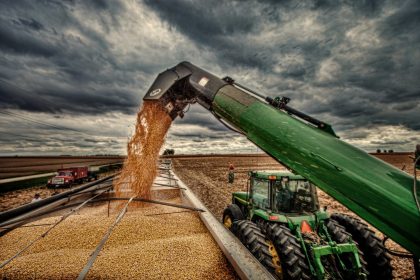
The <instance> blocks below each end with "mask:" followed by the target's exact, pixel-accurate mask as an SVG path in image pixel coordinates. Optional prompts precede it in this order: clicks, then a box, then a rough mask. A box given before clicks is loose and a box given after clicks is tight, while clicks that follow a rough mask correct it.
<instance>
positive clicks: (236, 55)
mask: <svg viewBox="0 0 420 280" xmlns="http://www.w3.org/2000/svg"><path fill="white" fill-rule="evenodd" d="M418 30H420V2H419V1H415V0H411V1H404V2H393V1H374V0H371V1H365V0H360V1H333V0H310V1H252V3H251V2H250V1H216V0H211V1H190V0H174V1H154V0H144V1H140V2H137V3H136V2H127V1H104V0H94V1H77V0H68V1H54V0H49V1H48V0H47V1H29V0H26V1H25V0H19V1H12V0H5V1H1V2H0V53H1V56H0V110H8V111H10V110H11V111H13V112H19V113H21V114H28V115H29V116H33V117H34V118H40V117H41V116H42V117H44V118H45V117H46V116H48V120H49V121H50V122H52V123H54V124H57V123H63V122H64V123H66V124H67V125H69V126H72V125H73V123H74V122H75V120H76V119H77V120H78V122H79V123H80V122H83V119H87V120H89V122H88V124H83V125H81V126H82V127H83V129H85V130H89V131H92V134H93V135H94V137H92V139H89V138H86V137H85V136H86V135H85V136H83V137H81V138H80V135H79V138H73V137H71V136H69V135H67V134H66V135H63V138H57V137H55V138H54V137H53V138H51V137H52V136H51V134H52V133H51V129H47V128H45V127H44V128H43V129H41V131H42V132H43V133H45V134H44V136H43V134H42V133H38V132H36V131H35V132H33V131H30V134H32V135H31V136H28V135H26V138H24V137H21V138H22V139H21V140H19V141H20V142H19V145H20V146H19V147H24V146H25V144H26V145H27V144H28V143H32V144H33V146H32V147H33V148H32V149H33V150H34V151H38V152H45V151H44V150H42V148H41V145H42V141H37V140H34V138H36V139H39V137H41V138H42V137H45V135H48V137H49V138H48V139H49V140H48V141H46V142H45V145H46V146H49V147H50V148H49V149H47V150H48V152H49V153H60V152H59V148H51V147H61V148H63V145H64V146H65V145H70V146H68V147H67V148H68V149H69V151H70V152H73V153H76V151H83V152H86V151H88V150H89V149H92V150H95V149H103V147H102V146H103V145H104V144H103V143H107V144H106V145H105V146H108V147H109V149H112V151H113V152H115V151H117V150H119V151H120V152H124V143H123V141H126V134H127V132H129V131H130V130H132V125H131V123H132V122H133V121H134V119H135V116H134V113H135V112H136V111H137V108H138V106H139V104H140V103H141V97H142V96H143V94H144V92H145V91H146V89H147V88H148V87H149V86H150V84H151V83H152V82H153V80H154V78H155V77H156V75H157V74H158V73H159V72H161V71H163V70H165V69H166V68H168V67H172V66H173V65H175V64H177V63H178V62H179V61H183V60H189V61H191V62H193V63H195V64H197V65H198V66H201V67H203V68H204V69H206V70H208V71H210V72H213V73H215V74H216V75H220V76H224V75H229V76H231V77H233V78H235V79H236V80H237V81H238V82H240V83H241V84H244V85H246V86H248V87H250V88H252V89H255V90H257V91H259V92H261V93H263V94H268V95H273V96H275V95H284V96H288V97H291V98H292V102H291V103H290V105H291V106H292V107H295V108H297V109H299V110H302V111H304V112H306V113H310V114H312V115H314V116H315V117H317V118H319V119H322V120H323V121H326V122H328V123H331V124H332V125H333V127H334V128H335V129H336V131H337V132H338V134H339V135H342V136H343V139H346V140H349V141H353V142H352V143H353V144H355V145H357V146H359V147H362V148H365V149H375V145H385V144H384V143H388V144H389V145H391V143H392V145H395V147H397V148H394V149H395V150H397V149H398V148H401V149H408V148H409V147H411V146H413V145H414V143H415V142H416V141H420V135H419V131H420V122H419V121H418V119H419V113H418V112H419V111H420V105H419V104H420V102H419V101H420V91H419V88H420V80H419V79H418V73H420V48H419V46H420V32H418ZM128 115H130V116H131V118H128V117H127V116H128ZM37 116H38V117H37ZM122 116H125V117H122ZM99 120H100V121H99ZM115 120H118V121H119V123H118V124H117V123H115ZM0 121H1V120H0ZM95 121H99V122H100V124H96V125H94V123H95ZM110 123H113V124H114V126H112V127H110V128H109V129H106V128H107V127H108V126H109V125H110ZM2 125H3V127H2V129H3V131H5V132H6V131H9V132H10V133H15V134H16V133H17V134H18V135H23V134H25V130H22V131H20V132H19V131H14V130H13V129H14V128H12V127H11V125H10V124H9V123H7V122H3V123H2ZM362 128H363V129H362ZM16 129H17V128H16ZM38 129H40V127H38ZM29 130H30V129H29ZM85 130H84V131H85ZM388 130H389V131H393V132H392V133H391V132H389V133H388V134H393V136H392V137H388V136H387V133H384V132H383V131H388ZM372 131H375V132H376V135H375V134H373V133H372ZM398 133H400V134H403V135H404V137H405V138H404V139H396V138H397V134H398ZM103 137H106V138H103ZM112 137H115V139H119V138H118V137H123V138H124V139H121V141H120V140H117V141H116V142H115V143H114V142H112V141H111V140H110V139H112ZM236 137H237V136H236V134H235V133H233V132H231V131H229V130H228V129H227V128H226V127H225V126H223V125H222V124H220V123H219V122H218V121H217V120H215V118H214V117H213V116H212V115H211V114H209V113H208V112H207V111H206V110H205V109H203V108H201V107H199V106H198V105H194V106H192V108H191V109H190V110H189V112H188V113H187V114H186V116H185V118H184V119H182V120H180V119H178V120H177V121H176V122H175V124H174V126H173V127H172V129H171V130H170V134H169V139H168V141H167V143H168V145H172V146H173V147H177V149H180V150H181V151H186V152H191V150H194V149H197V150H199V151H203V150H205V149H206V147H205V146H206V144H209V143H211V146H212V147H213V146H214V147H215V149H216V150H218V151H222V150H223V149H232V150H235V151H236V150H240V149H241V147H248V148H249V147H251V148H252V147H253V146H252V145H250V146H247V144H245V143H246V139H244V138H241V137H239V138H236ZM12 138H13V136H12V135H10V134H9V136H7V138H6V136H4V137H3V136H2V138H1V139H0V141H3V142H2V147H5V148H4V149H5V150H7V152H10V153H13V149H14V148H13V145H12V144H10V143H11V139H12ZM31 138H32V140H33V141H32V140H31ZM66 139H68V141H65V140H66ZM83 139H85V140H83ZM86 139H89V140H86ZM406 139H409V140H406ZM31 141H32V142H31ZM110 141H111V142H110ZM171 141H175V143H171ZM407 141H408V142H407ZM7 143H9V144H10V145H9V146H8V144H7ZM63 143H64V144H63ZM194 143H195V144H194ZM78 144H80V145H78ZM101 145H102V146H101ZM189 145H190V146H191V147H193V148H188V146H189ZM27 146H28V145H27ZM7 147H9V148H7ZM95 147H96V148H95ZM98 147H99V148H98ZM227 147H228V148H227ZM15 148H16V149H17V146H16V147H15ZM248 148H246V149H248ZM387 148H390V146H389V147H388V146H387ZM19 149H21V148H19ZM22 149H23V148H22Z"/></svg>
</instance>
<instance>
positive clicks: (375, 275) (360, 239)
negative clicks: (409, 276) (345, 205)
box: [331, 213, 392, 280]
mask: <svg viewBox="0 0 420 280" xmlns="http://www.w3.org/2000/svg"><path fill="white" fill-rule="evenodd" d="M331 219H333V220H335V221H337V222H338V223H339V224H340V225H342V226H344V227H345V228H346V230H347V231H348V232H349V233H350V234H351V235H352V236H353V240H354V241H356V242H357V243H359V248H360V250H361V251H362V252H363V254H364V258H365V260H366V262H367V270H368V271H369V276H368V279H385V280H386V279H392V266H391V258H390V257H389V255H388V254H387V252H386V248H385V246H384V245H383V244H382V241H381V240H380V239H379V237H377V236H376V235H375V233H374V232H373V231H372V230H371V229H369V227H368V225H367V224H365V223H363V222H362V221H360V220H359V219H357V218H353V217H351V216H348V215H345V214H339V213H335V214H333V215H331Z"/></svg>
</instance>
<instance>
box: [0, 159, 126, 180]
mask: <svg viewBox="0 0 420 280" xmlns="http://www.w3.org/2000/svg"><path fill="white" fill-rule="evenodd" d="M123 160H124V157H119V156H109V157H108V156H90V157H69V156H62V157H0V179H4V178H10V177H19V176H27V175H33V174H38V173H46V172H54V171H56V170H57V169H60V168H66V167H73V166H86V165H88V166H92V165H104V164H109V163H118V162H122V161H123Z"/></svg>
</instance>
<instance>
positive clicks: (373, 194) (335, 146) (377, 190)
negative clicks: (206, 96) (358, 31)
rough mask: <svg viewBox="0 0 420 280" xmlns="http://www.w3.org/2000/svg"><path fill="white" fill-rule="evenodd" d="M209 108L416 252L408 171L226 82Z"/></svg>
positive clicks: (418, 222) (417, 223)
mask: <svg viewBox="0 0 420 280" xmlns="http://www.w3.org/2000/svg"><path fill="white" fill-rule="evenodd" d="M212 110H213V111H214V113H215V114H216V115H218V116H219V117H221V118H222V119H224V120H225V121H227V122H228V123H230V124H231V125H232V126H234V127H236V128H237V129H238V130H240V131H242V132H243V133H244V134H245V135H246V136H247V137H248V139H249V140H250V141H252V142H253V143H255V144H256V145H257V146H259V147H260V148H261V149H263V150H264V151H265V152H266V153H268V154H269V155H271V156H272V157H273V158H274V159H276V160H277V161H279V162H281V163H282V164H284V165H285V166H287V167H288V168H290V169H291V170H293V171H294V172H296V173H298V174H300V175H302V176H303V177H305V178H306V179H308V180H309V181H311V182H312V183H313V184H315V185H317V186H318V187H319V188H320V189H322V190H323V191H325V192H326V193H328V194H329V195H331V196H332V197H334V198H335V199H337V200H338V201H339V202H341V203H342V204H344V205H345V206H347V207H348V208H350V209H351V210H352V211H354V212H355V213H357V214H358V215H359V216H360V217H362V218H363V219H365V220H366V221H368V222H369V223H370V224H372V225H373V226H375V227H376V228H378V229H379V230H380V231H382V232H383V233H385V234H386V235H387V236H389V237H390V238H392V239H393V240H394V241H396V242H398V243H399V244H401V245H402V246H403V247H405V248H406V249H407V250H409V251H411V252H413V253H414V254H415V255H416V256H420V240H419V239H420V214H419V212H418V209H417V208H416V205H415V202H414V198H413V194H412V186H413V177H412V176H409V175H408V174H406V173H405V172H403V171H401V170H399V169H397V168H395V167H393V166H391V165H389V164H387V163H385V162H383V161H381V160H379V159H377V158H375V157H372V156H370V155H369V154H367V153H365V152H364V151H362V150H360V149H357V148H355V147H353V146H351V145H349V144H347V143H345V142H343V141H341V140H340V139H338V138H336V137H333V136H332V135H331V134H329V133H326V132H324V131H322V130H320V129H318V128H316V127H314V126H312V125H310V124H307V123H305V122H303V121H301V120H299V119H297V118H295V117H293V116H290V115H288V114H287V113H285V112H283V111H280V110H278V109H276V108H274V107H272V106H270V105H268V104H266V103H264V102H262V101H260V100H259V99H257V98H255V97H253V96H251V95H250V94H248V93H245V92H244V91H241V90H239V89H237V88H235V87H233V86H230V85H227V86H224V87H222V88H221V89H220V90H219V91H218V93H217V94H216V96H215V99H214V101H213V104H212ZM418 184H419V185H420V182H419V183H418ZM419 195H420V194H419Z"/></svg>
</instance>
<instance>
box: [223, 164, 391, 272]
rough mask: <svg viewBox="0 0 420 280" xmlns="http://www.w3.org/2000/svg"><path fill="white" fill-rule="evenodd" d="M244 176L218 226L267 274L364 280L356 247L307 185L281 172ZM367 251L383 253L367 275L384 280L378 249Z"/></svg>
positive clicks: (379, 246) (379, 245)
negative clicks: (243, 189)
mask: <svg viewBox="0 0 420 280" xmlns="http://www.w3.org/2000/svg"><path fill="white" fill-rule="evenodd" d="M249 175H250V180H249V181H248V182H249V183H248V189H247V191H246V192H235V193H233V195H232V204H231V205H229V206H228V207H227V208H226V209H225V211H224V213H223V224H224V225H225V226H226V227H227V228H228V229H229V230H231V231H232V232H233V233H234V234H235V235H236V236H237V237H238V238H239V239H240V240H241V241H242V242H243V243H244V244H245V245H246V246H248V247H249V248H251V250H253V253H254V255H255V256H256V257H257V258H258V259H259V260H260V261H261V262H262V263H263V264H264V265H265V266H266V267H267V269H268V270H269V271H270V272H271V273H272V274H274V275H275V276H277V277H278V278H280V279H311V278H313V277H316V278H317V279H366V277H367V271H366V269H367V264H366V262H365V260H364V259H363V254H361V253H360V251H359V248H358V246H357V243H355V242H354V241H353V239H352V236H351V234H350V233H348V232H347V231H346V230H345V228H344V227H343V226H340V225H339V223H338V222H337V220H335V219H332V218H330V215H329V214H328V213H327V212H326V211H325V209H323V210H321V209H320V208H319V203H318V197H317V193H316V187H315V186H314V185H313V184H311V183H310V182H308V180H306V179H305V178H303V177H302V176H299V175H295V174H293V173H291V172H284V171H283V172H279V171H276V172H274V171H273V172H262V171H256V172H250V174H249ZM372 250H380V251H381V252H383V254H382V255H381V257H382V258H383V259H382V260H381V261H382V262H384V265H382V266H379V265H376V266H374V267H373V266H372V267H371V271H372V270H374V271H373V272H374V273H375V274H376V275H378V276H379V275H380V276H381V279H384V278H390V277H391V275H390V273H391V271H392V270H391V266H390V264H389V258H387V256H386V255H385V251H384V248H383V245H382V243H377V244H375V246H374V248H372ZM372 250H370V251H369V252H367V253H368V254H372V253H373V252H372ZM381 269H382V270H383V269H385V271H381Z"/></svg>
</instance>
